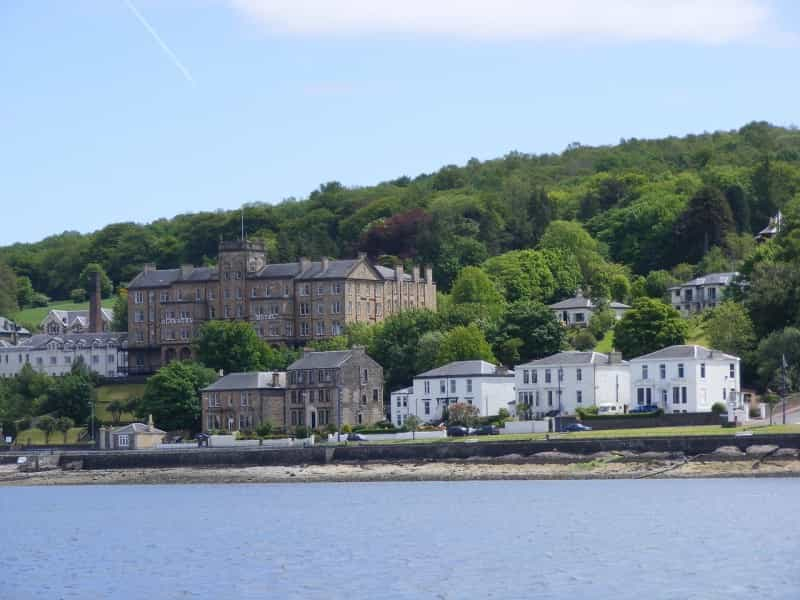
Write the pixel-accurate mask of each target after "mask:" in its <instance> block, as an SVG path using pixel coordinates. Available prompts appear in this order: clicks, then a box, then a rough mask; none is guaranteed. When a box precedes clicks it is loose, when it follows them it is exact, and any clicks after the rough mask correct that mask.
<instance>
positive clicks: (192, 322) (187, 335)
mask: <svg viewBox="0 0 800 600" xmlns="http://www.w3.org/2000/svg"><path fill="white" fill-rule="evenodd" d="M411 308H428V309H431V310H436V284H435V283H434V282H433V275H432V270H431V269H430V267H428V268H426V269H425V270H424V273H420V270H419V268H417V267H415V268H414V269H413V271H412V272H411V273H405V272H404V270H403V268H402V267H395V268H394V269H389V268H386V267H382V266H379V265H373V264H371V263H370V262H369V261H368V260H367V258H366V256H365V255H363V254H362V255H359V257H358V258H355V259H350V260H330V259H327V258H322V259H321V260H319V261H310V260H308V259H305V258H301V259H300V260H299V261H298V262H294V263H284V264H268V263H267V261H266V254H265V252H264V246H263V245H262V244H260V243H256V242H251V241H234V242H220V245H219V256H218V263H217V266H214V267H193V266H182V267H180V268H178V269H156V268H155V266H154V265H146V266H145V268H144V271H142V272H141V273H139V275H137V276H136V277H135V278H134V279H133V281H132V282H131V283H130V285H129V286H128V332H129V338H128V358H129V363H130V364H129V368H130V372H131V373H150V372H153V371H155V370H156V369H158V368H159V367H160V366H161V365H163V364H166V363H167V362H169V361H171V360H175V359H189V358H192V357H193V352H194V350H193V348H192V343H193V341H194V339H195V337H196V335H197V333H198V330H199V328H200V326H201V325H202V324H203V323H204V322H206V321H209V320H214V319H217V320H231V321H246V322H248V323H251V324H252V326H253V328H254V329H255V330H256V332H257V333H258V334H259V336H260V337H261V338H262V339H264V340H265V341H267V342H269V343H270V344H273V345H289V346H303V345H305V344H306V343H307V342H309V341H312V340H317V339H324V338H329V337H332V336H336V335H339V334H341V333H342V332H343V330H344V327H345V325H347V324H349V323H356V322H360V323H377V322H379V321H382V320H383V319H384V318H385V317H386V316H388V315H392V314H395V313H398V312H400V311H402V310H406V309H411Z"/></svg>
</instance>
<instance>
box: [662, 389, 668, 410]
mask: <svg viewBox="0 0 800 600" xmlns="http://www.w3.org/2000/svg"><path fill="white" fill-rule="evenodd" d="M667 399H668V396H667V390H661V403H662V404H663V405H664V406H666V405H667Z"/></svg>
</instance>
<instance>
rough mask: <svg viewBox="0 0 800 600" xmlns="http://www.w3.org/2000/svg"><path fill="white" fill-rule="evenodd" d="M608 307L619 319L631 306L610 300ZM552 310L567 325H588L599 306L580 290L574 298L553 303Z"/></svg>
mask: <svg viewBox="0 0 800 600" xmlns="http://www.w3.org/2000/svg"><path fill="white" fill-rule="evenodd" d="M608 308H609V310H611V312H613V313H614V316H615V317H616V319H617V320H619V319H621V318H622V317H623V315H624V314H625V311H627V310H629V309H630V306H628V305H627V304H622V303H621V302H609V304H608ZM550 310H552V311H553V313H554V314H555V316H556V319H558V321H559V322H560V323H562V324H563V325H564V326H566V327H586V326H587V325H588V324H589V321H590V320H591V318H592V315H593V314H594V311H595V310H597V307H596V306H595V304H594V302H592V299H591V298H586V297H584V295H583V294H582V293H581V291H580V290H578V293H577V294H576V295H575V297H574V298H567V299H566V300H562V301H561V302H556V303H555V304H551V305H550Z"/></svg>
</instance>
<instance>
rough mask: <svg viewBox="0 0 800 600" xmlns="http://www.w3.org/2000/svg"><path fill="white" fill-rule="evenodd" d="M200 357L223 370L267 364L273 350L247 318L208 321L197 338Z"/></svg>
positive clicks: (206, 363)
mask: <svg viewBox="0 0 800 600" xmlns="http://www.w3.org/2000/svg"><path fill="white" fill-rule="evenodd" d="M196 347H197V360H198V361H200V362H201V363H203V365H205V366H206V367H209V368H211V369H214V370H215V371H219V370H222V371H223V372H224V373H239V372H245V371H259V370H261V369H265V368H267V365H266V362H267V359H268V356H269V355H270V354H271V350H270V349H269V348H268V347H267V346H266V344H265V343H264V342H263V341H262V340H261V339H260V338H259V337H258V334H257V333H256V331H255V329H253V327H252V325H250V324H249V323H246V322H244V321H207V322H206V323H204V324H203V326H202V327H201V328H200V335H199V336H198V339H197V344H196Z"/></svg>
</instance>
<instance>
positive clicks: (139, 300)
mask: <svg viewBox="0 0 800 600" xmlns="http://www.w3.org/2000/svg"><path fill="white" fill-rule="evenodd" d="M133 303H134V304H144V292H135V293H134V294H133Z"/></svg>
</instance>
